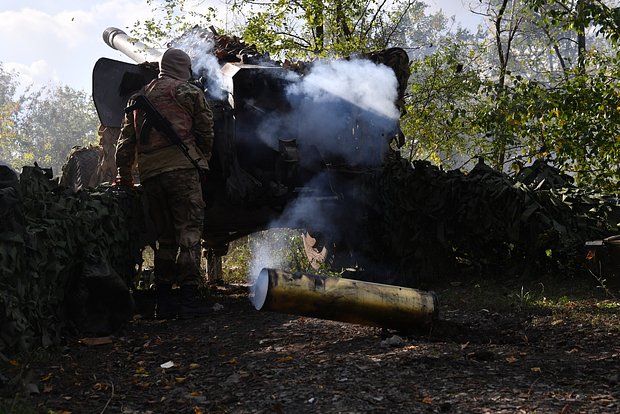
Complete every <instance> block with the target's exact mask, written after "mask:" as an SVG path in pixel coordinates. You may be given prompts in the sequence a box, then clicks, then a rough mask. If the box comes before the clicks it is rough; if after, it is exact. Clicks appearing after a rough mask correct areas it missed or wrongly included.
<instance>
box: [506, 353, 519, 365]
mask: <svg viewBox="0 0 620 414" xmlns="http://www.w3.org/2000/svg"><path fill="white" fill-rule="evenodd" d="M517 361H518V359H517V358H515V357H514V356H512V355H511V356H509V357H506V362H508V363H509V364H514V363H515V362H517Z"/></svg>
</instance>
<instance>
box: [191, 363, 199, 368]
mask: <svg viewBox="0 0 620 414" xmlns="http://www.w3.org/2000/svg"><path fill="white" fill-rule="evenodd" d="M197 368H200V364H196V363H192V364H189V369H197Z"/></svg>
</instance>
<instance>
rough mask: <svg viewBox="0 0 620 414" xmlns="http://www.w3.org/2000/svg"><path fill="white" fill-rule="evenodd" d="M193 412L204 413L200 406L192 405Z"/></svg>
mask: <svg viewBox="0 0 620 414" xmlns="http://www.w3.org/2000/svg"><path fill="white" fill-rule="evenodd" d="M194 414H204V411H202V410H201V409H200V408H198V407H194Z"/></svg>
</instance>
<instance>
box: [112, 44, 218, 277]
mask: <svg viewBox="0 0 620 414" xmlns="http://www.w3.org/2000/svg"><path fill="white" fill-rule="evenodd" d="M189 63H190V61H189V56H187V55H186V54H185V53H184V52H182V51H180V50H178V49H168V50H167V51H166V52H165V53H164V55H163V56H162V61H161V62H160V75H159V77H158V78H157V79H155V80H153V81H152V82H151V83H149V84H148V85H147V86H146V87H145V88H144V90H143V91H142V93H144V95H145V96H146V97H147V98H148V99H149V100H150V101H151V103H152V104H153V106H154V107H155V108H156V109H157V110H158V111H159V112H160V113H161V114H162V115H163V116H164V117H165V118H166V119H168V120H169V121H170V122H171V123H172V125H173V127H174V129H175V131H176V132H177V133H178V135H179V136H180V137H181V139H182V140H183V142H184V143H185V144H186V145H187V146H188V148H189V153H190V155H191V156H192V158H193V159H195V160H198V163H199V164H200V166H201V167H203V168H205V169H207V168H208V164H207V162H208V160H209V158H210V157H211V148H212V146H213V114H212V112H211V109H210V108H209V106H208V104H207V102H206V101H205V97H204V94H203V92H202V91H201V90H200V88H198V87H196V86H195V85H192V84H190V83H188V82H187V80H189V77H190V66H189ZM128 104H129V105H131V104H133V100H132V99H130V100H129V103H128ZM136 158H137V159H136ZM136 161H137V164H138V171H139V173H140V182H141V184H142V186H143V188H144V192H145V194H146V196H147V200H148V203H149V210H150V214H151V217H152V219H153V221H154V223H155V227H156V232H157V238H158V246H157V248H156V250H155V282H156V285H157V286H166V287H168V286H170V285H172V284H178V285H180V286H181V287H183V286H194V287H195V286H197V285H198V283H199V281H200V238H201V233H202V227H203V219H204V211H203V210H204V207H205V203H204V200H203V198H202V197H203V196H202V190H201V183H200V178H199V174H198V172H197V171H196V169H195V167H194V166H193V165H192V163H191V162H190V161H189V160H188V159H187V157H186V156H185V155H184V154H183V152H182V151H181V149H180V148H179V147H178V146H177V145H175V144H172V143H171V142H170V139H169V138H168V137H167V136H165V135H164V134H162V133H161V132H159V131H158V130H156V129H155V128H154V127H153V128H148V129H147V128H146V127H145V116H144V113H143V112H142V111H141V110H136V111H133V112H130V113H127V114H126V116H125V119H124V121H123V126H122V130H121V135H120V138H119V141H118V144H117V147H116V165H117V169H118V175H119V177H120V179H121V180H127V181H131V167H132V165H133V164H134V162H136Z"/></svg>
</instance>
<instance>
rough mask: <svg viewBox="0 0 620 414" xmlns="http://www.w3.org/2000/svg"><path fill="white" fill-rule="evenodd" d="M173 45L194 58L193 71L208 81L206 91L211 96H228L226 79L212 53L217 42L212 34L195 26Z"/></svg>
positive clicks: (219, 97)
mask: <svg viewBox="0 0 620 414" xmlns="http://www.w3.org/2000/svg"><path fill="white" fill-rule="evenodd" d="M172 46H174V47H176V48H178V49H181V50H183V51H184V52H186V53H187V54H188V55H189V57H190V58H191V59H192V72H193V73H194V76H195V77H202V78H203V80H204V82H206V85H205V86H206V90H205V92H206V93H207V95H208V96H209V97H210V98H212V99H219V100H222V99H224V98H225V97H226V90H227V84H226V79H225V78H224V76H223V75H222V72H221V71H220V64H219V62H218V60H217V58H216V57H215V56H214V55H213V53H212V51H213V47H214V46H215V42H214V40H213V38H212V37H211V36H209V35H208V34H207V35H205V32H204V31H203V30H202V29H199V28H194V29H192V30H190V31H189V32H187V33H185V34H184V35H183V36H181V37H180V38H179V39H177V40H175V41H174V42H173V43H172Z"/></svg>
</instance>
